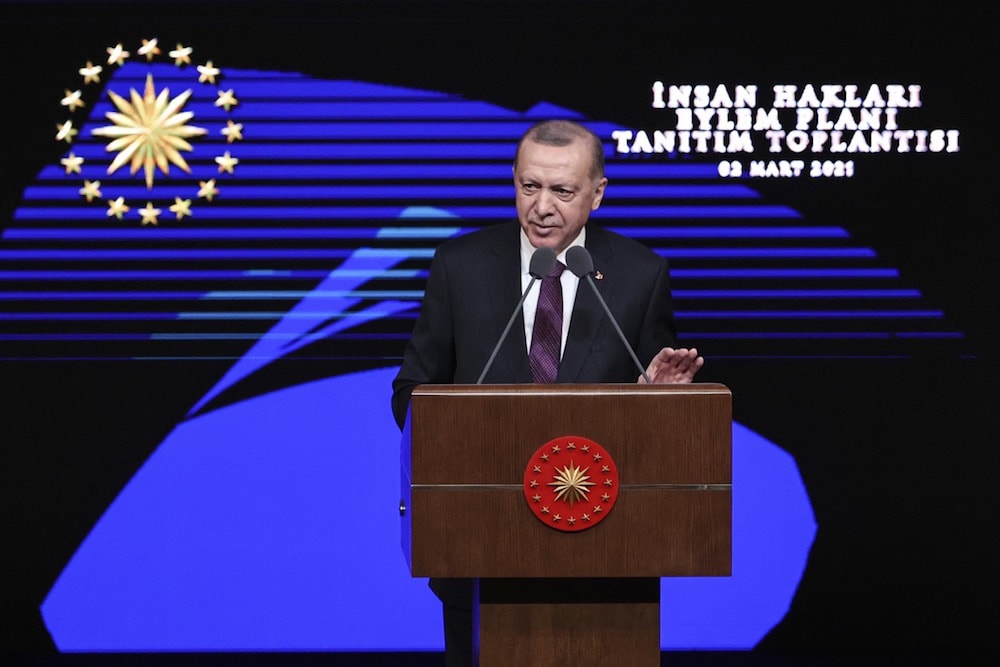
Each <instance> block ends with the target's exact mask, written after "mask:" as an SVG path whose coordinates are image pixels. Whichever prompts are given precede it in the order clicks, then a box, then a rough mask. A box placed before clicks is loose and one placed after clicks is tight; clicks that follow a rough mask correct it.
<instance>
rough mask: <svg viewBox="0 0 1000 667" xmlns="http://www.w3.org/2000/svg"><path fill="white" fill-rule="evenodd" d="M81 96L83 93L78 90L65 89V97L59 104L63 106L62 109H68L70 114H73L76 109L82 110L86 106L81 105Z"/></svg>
mask: <svg viewBox="0 0 1000 667" xmlns="http://www.w3.org/2000/svg"><path fill="white" fill-rule="evenodd" d="M81 95H83V91H80V90H72V91H71V90H69V89H68V88H67V89H66V94H65V96H64V97H63V98H62V99H61V100H60V101H59V104H61V105H63V106H64V107H69V111H70V113H73V112H74V111H76V110H77V109H82V108H83V107H85V106H87V105H86V104H84V103H83V100H82V99H80V97H81Z"/></svg>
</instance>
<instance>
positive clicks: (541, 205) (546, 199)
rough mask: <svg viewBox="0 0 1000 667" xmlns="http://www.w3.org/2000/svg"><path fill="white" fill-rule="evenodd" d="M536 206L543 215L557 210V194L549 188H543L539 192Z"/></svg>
mask: <svg viewBox="0 0 1000 667" xmlns="http://www.w3.org/2000/svg"><path fill="white" fill-rule="evenodd" d="M535 207H536V209H537V210H538V212H539V213H540V214H541V215H549V214H550V213H553V212H554V211H555V195H553V194H552V193H551V192H550V191H549V190H545V189H543V190H542V191H541V192H539V193H538V199H537V200H536V202H535Z"/></svg>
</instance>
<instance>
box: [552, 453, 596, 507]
mask: <svg viewBox="0 0 1000 667" xmlns="http://www.w3.org/2000/svg"><path fill="white" fill-rule="evenodd" d="M588 470H590V468H580V466H578V465H576V464H574V463H573V462H572V461H571V462H570V464H569V465H567V466H564V467H563V468H562V469H560V468H556V475H555V481H552V482H549V486H551V487H553V490H554V491H555V492H556V500H562V501H563V502H568V503H569V504H570V506H572V505H573V503H575V502H577V501H578V500H587V499H588V498H587V494H588V493H589V492H590V489H589V488H588V487H591V486H594V483H593V482H591V481H590V475H588V474H587V471H588Z"/></svg>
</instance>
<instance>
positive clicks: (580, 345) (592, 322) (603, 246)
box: [556, 225, 614, 382]
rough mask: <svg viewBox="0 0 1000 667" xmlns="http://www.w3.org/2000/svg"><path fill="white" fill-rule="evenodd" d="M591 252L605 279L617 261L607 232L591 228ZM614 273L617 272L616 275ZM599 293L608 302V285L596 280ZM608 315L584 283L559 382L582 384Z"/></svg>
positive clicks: (578, 298) (589, 239)
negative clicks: (594, 346) (582, 378)
mask: <svg viewBox="0 0 1000 667" xmlns="http://www.w3.org/2000/svg"><path fill="white" fill-rule="evenodd" d="M586 245H587V250H589V251H590V255H591V257H593V259H594V269H595V271H600V272H601V273H602V275H603V274H604V273H606V272H608V269H609V267H610V266H611V263H612V260H613V254H614V253H613V251H612V250H611V245H610V244H609V243H608V241H607V237H606V236H605V234H604V230H603V229H601V228H600V227H597V226H596V225H588V226H587V244H586ZM612 273H613V272H612ZM594 284H595V285H597V290H598V291H599V292H600V293H601V296H603V297H604V298H605V299H607V293H606V290H605V281H603V280H595V281H594ZM605 317H606V315H605V314H604V309H603V308H602V307H601V304H600V302H598V300H597V296H595V295H594V290H593V289H592V288H591V287H590V285H589V284H587V280H586V278H582V279H581V280H580V285H579V286H578V287H577V290H576V302H575V303H574V304H573V315H572V317H571V319H570V325H569V336H568V337H567V339H566V349H565V350H564V351H563V357H562V361H561V362H560V364H559V375H558V376H557V378H556V382H578V381H579V380H578V378H579V376H580V369H581V367H582V366H583V362H584V361H586V359H587V357H588V355H589V354H590V350H591V348H592V347H593V345H594V338H595V337H596V336H597V332H598V330H599V329H600V327H601V322H602V321H603V320H604V318H605Z"/></svg>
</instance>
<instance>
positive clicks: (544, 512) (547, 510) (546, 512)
mask: <svg viewBox="0 0 1000 667" xmlns="http://www.w3.org/2000/svg"><path fill="white" fill-rule="evenodd" d="M539 511H540V512H541V513H542V514H548V513H549V506H548V505H542V509H541V510H539Z"/></svg>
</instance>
